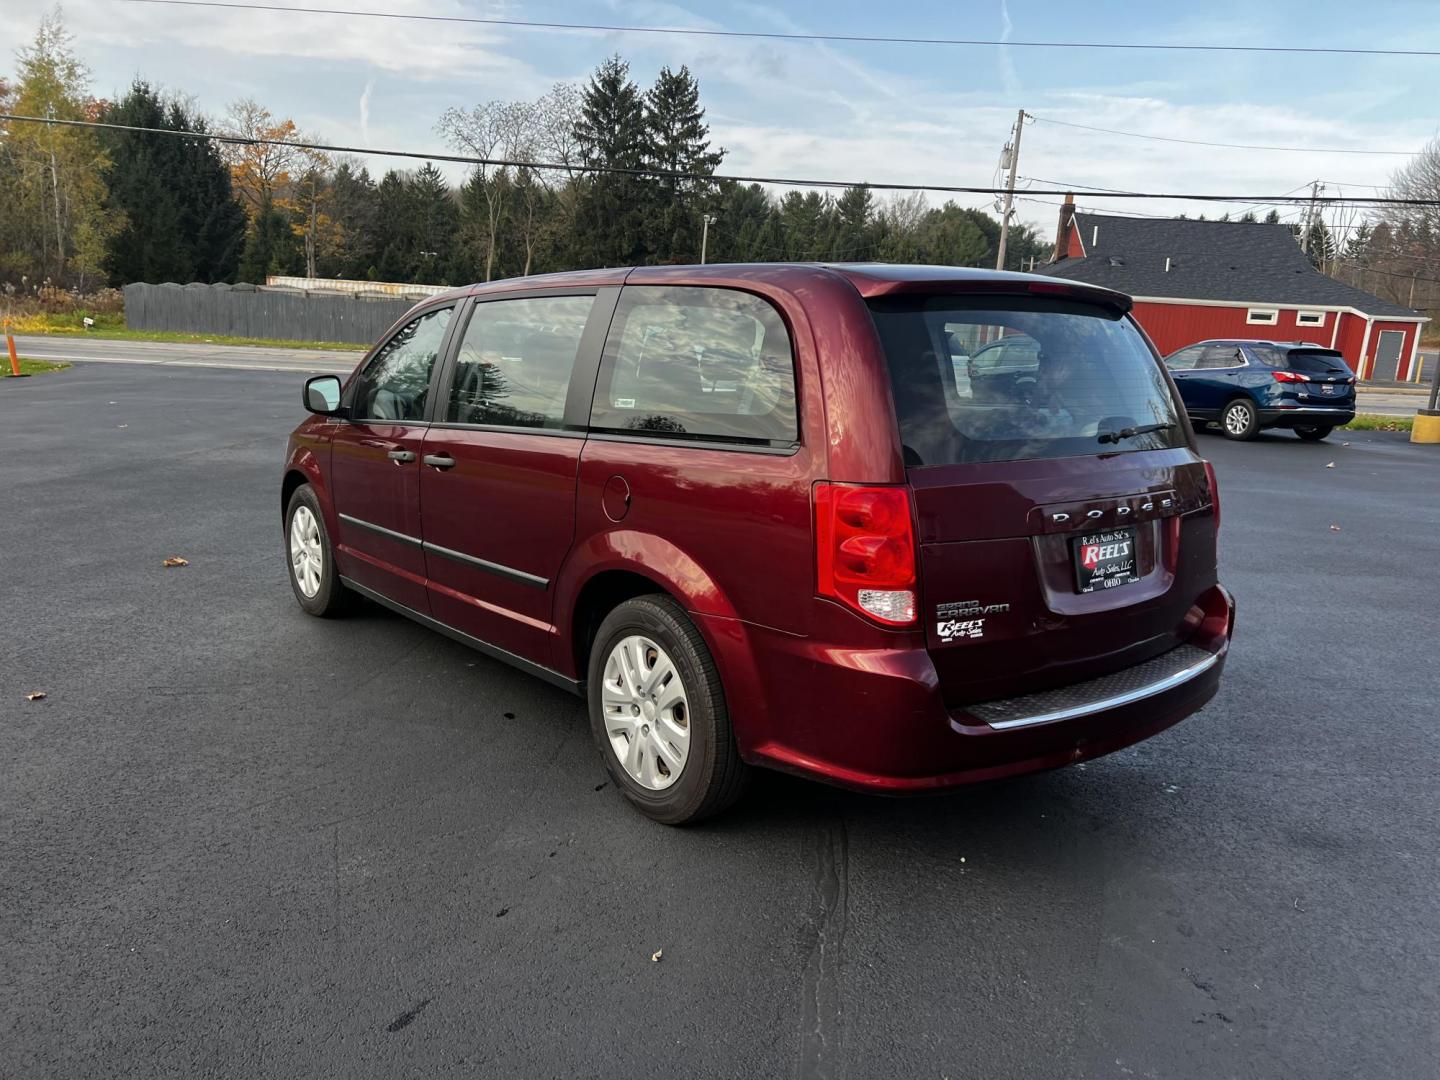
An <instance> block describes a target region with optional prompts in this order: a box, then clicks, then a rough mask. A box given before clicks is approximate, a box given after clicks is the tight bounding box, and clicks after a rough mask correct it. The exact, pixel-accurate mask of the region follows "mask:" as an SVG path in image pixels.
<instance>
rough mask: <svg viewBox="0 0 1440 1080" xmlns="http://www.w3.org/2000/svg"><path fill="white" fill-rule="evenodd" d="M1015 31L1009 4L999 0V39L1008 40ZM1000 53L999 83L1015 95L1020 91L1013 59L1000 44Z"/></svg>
mask: <svg viewBox="0 0 1440 1080" xmlns="http://www.w3.org/2000/svg"><path fill="white" fill-rule="evenodd" d="M1014 32H1015V24H1014V23H1013V22H1011V21H1010V5H1009V4H1008V3H1007V2H1006V0H1000V40H1001V41H1009V40H1010V35H1012V34H1013V33H1014ZM998 52H999V54H1000V84H1001V85H1002V86H1004V87H1005V93H1007V94H1008V95H1010V96H1011V97H1015V96H1016V95H1017V94H1019V93H1020V78H1019V76H1017V75H1016V74H1015V60H1014V59H1013V58H1012V57H1011V55H1010V50H1009V49H1007V48H1005V46H1003V45H1002V46H1001V47H1000V48H999V50H998Z"/></svg>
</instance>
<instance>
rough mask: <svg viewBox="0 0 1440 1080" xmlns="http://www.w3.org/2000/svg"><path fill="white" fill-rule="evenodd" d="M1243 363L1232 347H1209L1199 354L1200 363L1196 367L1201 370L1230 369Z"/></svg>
mask: <svg viewBox="0 0 1440 1080" xmlns="http://www.w3.org/2000/svg"><path fill="white" fill-rule="evenodd" d="M1243 363H1245V359H1244V357H1243V356H1241V354H1240V350H1239V349H1237V348H1236V347H1235V346H1234V345H1211V346H1209V347H1208V348H1206V350H1205V351H1204V352H1203V353H1201V354H1200V362H1199V363H1198V364H1196V365H1195V366H1196V367H1201V368H1231V367H1239V366H1240V365H1241V364H1243Z"/></svg>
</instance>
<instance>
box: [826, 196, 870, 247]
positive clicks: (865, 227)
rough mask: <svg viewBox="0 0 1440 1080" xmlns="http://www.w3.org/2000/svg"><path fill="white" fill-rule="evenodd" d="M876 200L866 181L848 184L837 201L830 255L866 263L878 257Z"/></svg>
mask: <svg viewBox="0 0 1440 1080" xmlns="http://www.w3.org/2000/svg"><path fill="white" fill-rule="evenodd" d="M874 212H875V200H874V198H873V197H872V196H871V194H870V189H869V188H868V187H865V186H864V185H863V184H861V185H858V186H856V187H848V188H846V189H845V190H844V191H843V192H841V194H840V197H839V198H838V199H836V200H835V206H834V213H833V217H832V224H831V226H830V238H829V251H828V253H827V255H826V257H827V258H830V259H834V260H836V261H839V262H864V261H865V260H866V259H871V258H874V255H875V252H874V246H875V229H874V221H873V215H874Z"/></svg>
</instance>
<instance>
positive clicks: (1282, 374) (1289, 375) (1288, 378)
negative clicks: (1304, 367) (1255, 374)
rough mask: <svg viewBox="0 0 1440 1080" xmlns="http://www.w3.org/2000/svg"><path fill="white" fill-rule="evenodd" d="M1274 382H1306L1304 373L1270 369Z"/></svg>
mask: <svg viewBox="0 0 1440 1080" xmlns="http://www.w3.org/2000/svg"><path fill="white" fill-rule="evenodd" d="M1270 374H1271V375H1274V376H1275V381H1276V382H1308V381H1309V380H1307V379H1306V378H1305V376H1304V375H1301V374H1300V373H1299V372H1298V371H1272V372H1271V373H1270Z"/></svg>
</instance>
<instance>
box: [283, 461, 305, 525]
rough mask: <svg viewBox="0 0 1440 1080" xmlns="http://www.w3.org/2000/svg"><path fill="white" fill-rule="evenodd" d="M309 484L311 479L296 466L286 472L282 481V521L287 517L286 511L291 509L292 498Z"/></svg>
mask: <svg viewBox="0 0 1440 1080" xmlns="http://www.w3.org/2000/svg"><path fill="white" fill-rule="evenodd" d="M309 482H310V477H308V476H306V475H305V473H304V472H302V471H301V470H300V469H299V468H297V467H295V466H294V465H292V466H290V468H288V469H286V470H285V478H284V479H283V480H281V481H280V517H281V519H282V520H283V519H284V517H285V511H287V510H289V509H290V498H291V496H293V495H294V494H295V490H296V489H297V488H298V487H300V486H301V485H302V484H308V483H309Z"/></svg>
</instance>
